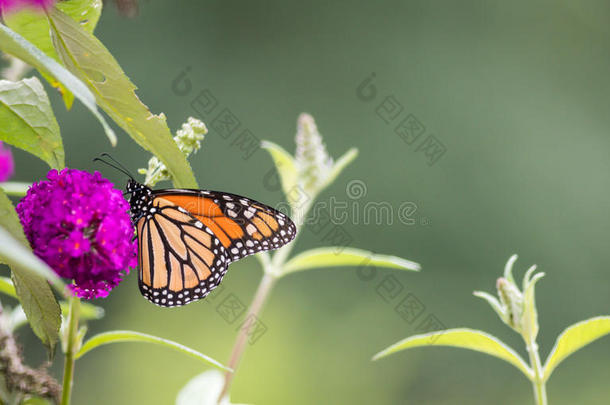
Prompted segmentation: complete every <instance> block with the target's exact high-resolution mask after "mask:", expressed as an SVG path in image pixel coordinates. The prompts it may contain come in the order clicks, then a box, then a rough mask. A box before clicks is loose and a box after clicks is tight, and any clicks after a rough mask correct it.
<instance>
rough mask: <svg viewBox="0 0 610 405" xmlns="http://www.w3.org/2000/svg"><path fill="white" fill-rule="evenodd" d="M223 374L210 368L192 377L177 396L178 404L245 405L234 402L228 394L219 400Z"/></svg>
mask: <svg viewBox="0 0 610 405" xmlns="http://www.w3.org/2000/svg"><path fill="white" fill-rule="evenodd" d="M222 384H223V375H222V374H221V373H220V372H219V371H217V370H208V371H205V372H203V373H201V374H198V375H196V376H195V377H193V378H191V379H190V380H189V382H188V383H186V385H185V386H184V387H183V388H182V389H181V390H180V392H179V393H178V396H177V397H176V405H245V404H233V403H231V401H230V400H229V397H228V396H225V397H223V399H222V400H221V401H220V402H218V397H219V396H220V392H221V390H222Z"/></svg>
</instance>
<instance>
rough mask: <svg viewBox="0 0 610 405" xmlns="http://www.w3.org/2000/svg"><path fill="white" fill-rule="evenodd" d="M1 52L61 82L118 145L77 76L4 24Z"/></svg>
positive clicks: (87, 90)
mask: <svg viewBox="0 0 610 405" xmlns="http://www.w3.org/2000/svg"><path fill="white" fill-rule="evenodd" d="M0 50H1V51H4V52H6V53H8V54H11V55H13V56H15V57H17V58H19V59H21V60H23V61H24V62H26V63H28V64H30V65H32V66H34V67H35V68H36V69H38V70H39V71H40V72H41V73H44V74H47V75H51V76H53V77H54V78H55V79H57V80H58V81H59V82H61V83H62V84H63V85H64V86H65V87H66V88H67V89H68V90H70V92H72V94H74V96H75V97H76V98H77V99H78V100H80V102H81V103H83V105H84V106H85V107H86V108H87V109H88V110H89V111H90V112H91V114H93V116H94V117H95V118H97V120H98V121H99V122H100V124H102V127H103V128H104V132H105V133H106V136H107V137H108V139H109V140H110V143H111V144H112V145H113V146H114V145H116V135H115V134H114V131H113V130H112V129H111V128H110V126H109V125H108V124H107V123H106V120H104V117H102V115H101V114H100V112H99V111H98V109H97V107H96V104H95V96H94V95H93V93H91V91H90V90H89V89H88V88H87V86H85V85H84V84H83V82H81V81H80V80H79V79H78V78H77V77H76V76H74V75H73V74H72V73H70V72H69V71H68V70H66V68H64V67H63V66H61V65H60V64H59V63H57V62H56V61H55V60H53V59H52V58H50V57H49V56H47V55H45V54H44V52H42V51H41V50H40V49H38V48H36V47H35V46H34V45H32V43H31V42H29V41H28V40H27V39H25V38H23V37H22V36H21V35H19V34H17V33H16V32H15V31H13V30H11V29H10V28H8V27H7V26H6V25H4V24H0Z"/></svg>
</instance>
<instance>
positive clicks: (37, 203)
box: [17, 169, 137, 299]
mask: <svg viewBox="0 0 610 405" xmlns="http://www.w3.org/2000/svg"><path fill="white" fill-rule="evenodd" d="M47 179H48V180H45V181H41V182H38V183H35V184H33V185H32V187H31V188H30V189H29V190H28V193H27V195H26V196H25V197H24V198H23V199H22V200H21V202H20V203H19V205H18V206H17V213H18V214H19V219H20V220H21V223H22V225H23V229H24V231H25V234H26V236H27V238H28V240H29V242H30V244H31V245H32V249H33V250H34V253H35V254H36V255H37V256H38V257H40V258H41V259H42V260H44V261H45V262H46V263H47V264H48V265H49V266H50V267H51V268H52V269H53V270H55V272H56V273H57V274H58V275H59V276H60V277H65V278H68V279H72V280H73V284H71V285H70V288H71V289H72V291H73V292H74V293H75V295H77V296H79V297H82V298H89V299H90V298H98V297H105V296H107V295H108V292H109V291H110V290H111V289H112V288H114V287H116V286H117V285H118V283H119V282H120V281H121V280H122V279H123V276H124V275H125V274H126V273H127V272H129V267H135V266H136V264H137V260H136V244H135V243H134V241H133V227H132V224H131V220H130V217H129V214H128V210H129V204H128V203H127V201H126V200H125V199H124V198H123V195H122V193H121V191H120V190H117V189H115V188H114V187H113V184H112V183H111V182H110V181H108V180H107V179H105V178H103V177H102V176H101V175H100V173H98V172H95V173H93V174H91V173H87V172H85V171H80V170H75V169H63V170H62V171H60V172H57V171H56V170H51V171H50V172H49V173H48V175H47Z"/></svg>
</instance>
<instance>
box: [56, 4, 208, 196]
mask: <svg viewBox="0 0 610 405" xmlns="http://www.w3.org/2000/svg"><path fill="white" fill-rule="evenodd" d="M48 18H49V21H50V23H51V32H52V38H53V43H54V44H55V49H56V50H57V52H58V54H59V56H60V58H61V60H62V61H63V62H64V64H65V65H66V67H67V68H68V70H70V71H71V72H73V73H74V74H76V75H77V76H78V77H80V78H81V79H82V80H83V81H84V82H85V83H86V84H87V85H88V86H89V88H90V89H91V90H92V91H93V93H94V94H95V97H96V99H97V102H98V104H99V105H100V107H102V109H103V110H104V111H106V113H107V114H108V115H109V116H110V117H111V118H112V119H113V120H114V121H115V122H116V123H117V124H118V125H119V126H120V127H121V128H123V129H124V130H125V131H126V132H127V133H128V134H129V135H130V136H131V137H132V138H133V139H134V140H135V141H136V142H137V143H138V144H139V145H140V146H142V147H143V148H144V149H146V150H148V151H149V152H151V153H152V154H154V155H155V156H157V157H158V158H159V159H160V160H161V161H162V162H163V163H164V164H165V166H166V167H167V168H168V170H169V172H170V174H171V175H172V179H173V181H174V185H175V186H176V187H181V188H197V182H196V181H195V176H194V175H193V172H192V170H191V167H190V165H189V163H188V161H187V160H186V157H185V156H184V154H183V153H182V152H181V151H180V149H179V148H178V146H177V145H176V142H175V141H174V139H173V137H172V134H171V132H170V130H169V128H168V127H167V123H166V122H165V116H163V115H153V114H152V113H151V112H150V111H149V110H148V107H146V106H145V105H144V104H143V103H142V102H141V101H140V100H139V99H138V97H137V96H136V94H135V90H136V87H135V86H134V85H133V83H131V81H130V80H129V79H128V78H127V76H126V75H125V73H124V72H123V70H122V69H121V67H120V66H119V64H118V63H117V61H116V60H115V59H114V57H113V56H112V54H111V53H110V52H108V50H107V49H106V48H105V47H104V45H103V44H102V43H101V42H100V41H99V40H98V39H97V38H95V37H94V36H93V35H91V34H90V33H88V32H87V31H85V30H83V29H82V28H81V27H80V26H79V25H78V23H76V22H75V21H73V20H72V19H71V18H70V17H68V16H66V15H65V14H63V13H62V12H60V11H58V10H51V11H50V12H49V14H48Z"/></svg>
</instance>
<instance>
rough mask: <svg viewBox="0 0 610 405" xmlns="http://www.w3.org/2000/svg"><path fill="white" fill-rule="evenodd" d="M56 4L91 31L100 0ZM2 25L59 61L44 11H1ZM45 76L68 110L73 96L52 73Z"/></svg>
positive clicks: (99, 12) (95, 22)
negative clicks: (3, 12) (2, 12)
mask: <svg viewBox="0 0 610 405" xmlns="http://www.w3.org/2000/svg"><path fill="white" fill-rule="evenodd" d="M56 7H57V8H58V9H60V10H61V11H63V12H64V13H65V14H66V15H68V16H70V17H71V18H72V19H73V20H74V21H76V22H78V23H79V24H80V25H81V27H83V29H84V30H86V31H88V32H93V30H94V29H95V26H96V25H97V22H98V20H99V18H100V14H101V12H102V0H70V1H62V2H59V3H57V5H56ZM4 22H5V24H6V25H7V26H8V27H9V28H11V29H12V30H13V31H15V32H17V33H19V34H20V35H22V36H23V37H24V38H26V39H27V40H28V41H30V42H31V43H32V44H34V46H36V47H37V48H38V49H40V50H41V51H43V52H44V53H45V54H46V55H47V56H49V57H51V58H53V59H55V60H56V61H59V57H58V56H57V53H56V52H55V48H54V47H53V40H52V39H51V31H50V26H49V20H48V19H47V17H46V15H45V14H44V13H33V12H32V11H31V10H29V9H23V10H17V11H12V12H9V13H5V14H4ZM43 76H44V77H45V79H47V81H48V82H49V83H50V84H51V85H52V86H54V87H57V88H58V89H59V91H60V92H61V94H62V96H63V98H64V102H65V104H66V107H67V108H68V109H69V108H70V107H71V105H72V101H73V100H74V95H73V94H72V93H71V92H70V91H68V90H67V89H66V88H65V86H64V85H63V84H62V83H61V82H58V81H57V80H55V79H54V78H53V77H52V76H49V75H47V74H43Z"/></svg>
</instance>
